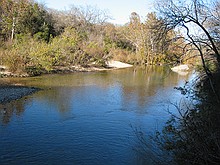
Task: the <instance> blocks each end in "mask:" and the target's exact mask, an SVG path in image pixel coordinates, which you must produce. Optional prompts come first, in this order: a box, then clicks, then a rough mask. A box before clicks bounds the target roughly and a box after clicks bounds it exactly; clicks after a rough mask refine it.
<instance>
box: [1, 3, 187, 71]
mask: <svg viewBox="0 0 220 165" xmlns="http://www.w3.org/2000/svg"><path fill="white" fill-rule="evenodd" d="M109 20H110V16H109V15H108V13H107V12H105V11H103V10H100V9H98V8H95V7H92V6H85V7H76V6H74V5H72V6H70V8H69V9H68V10H66V11H58V10H54V9H48V8H46V7H45V6H44V5H42V4H39V3H37V2H35V1H32V0H2V1H1V2H0V37H1V38H0V41H1V43H0V64H1V65H6V66H7V67H9V69H10V70H11V71H13V72H18V73H20V72H28V73H29V74H33V75H35V74H40V73H42V72H46V73H48V72H51V71H53V70H54V68H57V67H60V66H72V65H82V66H88V65H89V64H91V63H93V64H94V63H95V64H96V65H98V66H105V62H106V61H107V60H109V59H115V60H120V61H122V62H127V63H130V64H136V65H140V64H144V65H145V64H164V63H180V62H184V58H183V54H184V51H185V50H184V44H185V41H184V39H183V37H181V33H180V32H178V31H175V30H174V29H167V27H166V23H165V21H164V20H163V19H161V18H159V17H158V16H157V15H156V13H148V14H147V15H146V19H145V20H144V21H141V20H140V16H139V15H138V14H137V13H136V12H133V13H131V15H130V21H129V22H128V23H126V24H125V25H120V26H119V25H114V24H112V23H109V22H108V21H109Z"/></svg>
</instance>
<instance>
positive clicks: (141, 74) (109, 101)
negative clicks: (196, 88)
mask: <svg viewBox="0 0 220 165" xmlns="http://www.w3.org/2000/svg"><path fill="white" fill-rule="evenodd" d="M189 79H190V75H187V76H180V75H178V74H176V73H173V72H171V71H170V69H169V68H165V67H158V66H157V67H146V68H142V69H134V68H129V69H121V70H113V71H104V72H94V73H73V74H64V75H44V76H40V77H34V78H24V79H2V80H1V81H6V82H12V81H13V83H18V84H23V85H27V86H35V87H40V88H43V89H44V90H42V91H40V92H38V93H35V94H34V95H31V96H27V97H25V98H23V99H20V100H17V101H13V102H11V103H8V104H6V105H0V148H1V150H0V164H1V165H3V164H10V165H13V164H19V165H20V164H41V165H42V164H77V165H81V164H82V165H84V164H85V165H90V164H91V165H93V164H95V165H102V164H103V165H116V164H117V165H122V164H125V165H142V164H143V165H144V164H154V161H155V160H157V159H158V156H157V147H155V146H152V144H153V143H152V141H151V140H150V139H149V138H148V136H149V135H153V134H154V133H155V131H156V130H160V129H161V128H162V127H163V125H164V123H165V122H166V120H167V119H168V118H169V116H170V115H169V113H168V109H169V111H172V112H173V113H176V112H175V111H176V110H175V108H174V107H173V106H172V104H171V103H177V102H178V101H179V100H180V99H181V98H182V96H181V94H180V93H179V91H177V90H175V89H174V87H175V86H180V85H183V84H184V82H185V81H186V80H189ZM135 130H141V131H143V133H144V137H145V138H146V144H147V146H148V144H149V146H148V147H149V148H148V147H144V148H142V147H141V145H140V144H141V143H140V141H139V137H138V136H137V134H136V131H135ZM145 150H146V151H145ZM155 152H156V153H155ZM158 152H159V151H158Z"/></svg>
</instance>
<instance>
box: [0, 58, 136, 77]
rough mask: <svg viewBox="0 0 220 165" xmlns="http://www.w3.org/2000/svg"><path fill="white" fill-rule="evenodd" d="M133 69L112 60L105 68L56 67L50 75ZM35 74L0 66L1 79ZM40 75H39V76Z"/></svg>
mask: <svg viewBox="0 0 220 165" xmlns="http://www.w3.org/2000/svg"><path fill="white" fill-rule="evenodd" d="M128 67H133V65H130V64H127V63H123V62H120V61H115V60H110V61H107V62H106V66H105V67H100V66H97V65H96V64H95V63H92V64H90V65H88V66H80V65H76V66H75V65H73V66H56V67H54V68H53V69H52V70H51V71H50V72H49V73H73V72H93V71H105V70H112V69H121V68H128ZM33 75H35V74H33V73H29V74H28V73H13V72H11V71H9V70H8V69H7V67H6V66H3V65H0V77H30V76H33ZM37 75H38V74H37Z"/></svg>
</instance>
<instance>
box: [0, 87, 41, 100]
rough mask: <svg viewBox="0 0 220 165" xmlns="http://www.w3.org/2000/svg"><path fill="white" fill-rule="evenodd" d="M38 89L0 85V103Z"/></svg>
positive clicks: (29, 93)
mask: <svg viewBox="0 0 220 165" xmlns="http://www.w3.org/2000/svg"><path fill="white" fill-rule="evenodd" d="M39 90H40V89H38V88H34V87H24V86H0V104H4V103H8V102H10V101H12V100H17V99H20V98H22V97H24V96H27V95H31V94H32V93H34V92H37V91H39Z"/></svg>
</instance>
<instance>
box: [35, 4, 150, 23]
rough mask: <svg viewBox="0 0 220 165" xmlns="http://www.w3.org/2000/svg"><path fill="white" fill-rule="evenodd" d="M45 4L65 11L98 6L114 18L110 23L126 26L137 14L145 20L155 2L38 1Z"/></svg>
mask: <svg viewBox="0 0 220 165" xmlns="http://www.w3.org/2000/svg"><path fill="white" fill-rule="evenodd" d="M37 1H38V2H42V3H44V4H45V5H46V6H47V7H49V8H54V9H59V10H65V9H68V6H69V5H71V4H72V5H75V6H86V5H91V6H96V7H97V8H99V9H102V10H106V11H108V12H109V13H110V15H111V16H112V17H113V20H111V21H110V22H112V23H116V24H124V23H126V22H128V21H129V15H130V14H131V13H132V12H137V13H138V14H139V15H140V16H141V17H142V18H145V16H146V15H147V13H148V12H151V11H152V9H153V0H108V1H107V0H37Z"/></svg>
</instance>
